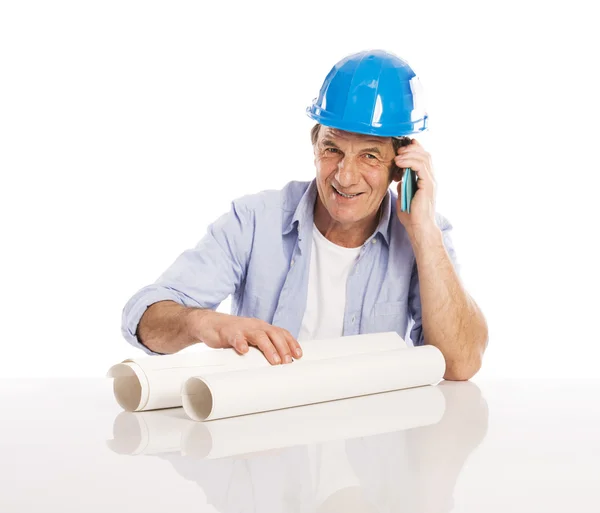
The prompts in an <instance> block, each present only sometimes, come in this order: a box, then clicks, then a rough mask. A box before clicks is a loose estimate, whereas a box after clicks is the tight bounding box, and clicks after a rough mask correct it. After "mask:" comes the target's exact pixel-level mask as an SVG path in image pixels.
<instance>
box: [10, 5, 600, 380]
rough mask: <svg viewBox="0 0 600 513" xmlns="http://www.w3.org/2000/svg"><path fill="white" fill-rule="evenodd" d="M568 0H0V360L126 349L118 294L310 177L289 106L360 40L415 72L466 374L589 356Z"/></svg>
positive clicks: (592, 156) (583, 21) (300, 126)
mask: <svg viewBox="0 0 600 513" xmlns="http://www.w3.org/2000/svg"><path fill="white" fill-rule="evenodd" d="M586 4H590V5H591V4H592V3H591V2H583V1H582V2H577V1H571V2H567V3H565V2H531V1H530V2H527V1H523V0H521V1H518V2H514V3H513V2H507V1H502V2H495V3H490V2H464V1H453V2H427V1H418V2H417V1H411V2H401V1H397V0H396V1H393V2H375V1H369V2H352V1H344V2H326V1H319V2H306V1H305V2H302V3H295V4H290V3H287V2H277V3H276V2H272V3H269V2H264V1H254V2H151V1H136V2H133V1H123V0H119V1H108V0H105V1H102V2H100V1H97V2H91V1H76V2H75V1H74V2H58V1H55V2H27V1H13V2H3V3H2V4H0V5H1V6H0V171H1V176H2V180H1V187H0V194H1V204H0V209H1V210H0V215H1V223H2V224H1V226H2V230H1V239H0V240H1V243H2V249H1V252H0V258H1V270H2V285H1V291H2V294H1V301H2V304H1V310H0V316H1V329H2V331H1V336H2V356H1V357H0V376H3V377H14V376H24V377H25V376H101V375H104V373H105V372H106V370H107V368H108V367H109V366H110V365H112V364H113V363H115V362H117V361H120V360H122V359H124V358H126V357H130V356H141V355H143V353H141V352H140V351H138V350H135V349H133V348H132V347H130V346H129V345H128V344H127V343H126V342H125V341H124V340H123V339H122V338H121V335H120V316H121V309H122V307H123V305H124V304H125V302H126V301H127V299H128V298H129V297H130V296H131V295H132V294H133V293H134V292H135V291H137V290H138V289H139V288H141V287H142V286H144V285H146V284H149V283H151V282H153V281H154V280H155V279H156V278H157V277H158V276H159V275H160V274H161V273H162V271H163V270H164V269H165V268H166V267H167V266H168V265H170V264H171V263H172V261H173V260H174V259H175V258H176V257H177V255H178V254H179V253H180V252H181V251H183V250H184V249H186V248H188V247H191V246H193V245H195V243H196V242H197V241H198V240H199V239H200V238H201V237H202V236H203V235H204V233H205V229H206V226H207V225H208V224H209V223H210V222H211V221H213V220H214V219H215V218H216V217H217V216H218V215H220V214H222V213H223V212H225V211H227V210H228V208H229V203H230V201H231V200H232V199H233V198H236V197H239V196H242V195H245V194H249V193H253V192H257V191H260V190H263V189H267V188H280V187H282V186H283V185H284V184H285V183H286V182H288V181H290V180H310V179H311V178H312V177H313V175H314V167H313V163H312V153H311V146H310V139H309V131H310V128H311V127H312V125H313V123H312V121H311V120H310V119H309V118H308V117H307V116H306V115H305V107H306V106H307V105H308V104H309V103H310V101H311V100H312V99H313V98H314V97H315V96H316V95H317V94H318V91H319V88H320V86H321V83H322V81H323V79H324V78H325V75H326V74H327V72H328V71H329V69H330V68H331V66H332V65H333V64H334V63H335V62H337V61H338V60H340V59H341V58H343V57H344V56H346V55H347V54H350V53H354V52H357V51H360V50H363V49H368V48H383V49H387V50H389V51H392V52H394V53H396V54H398V55H399V56H400V57H402V58H404V59H405V60H407V61H408V63H409V64H410V65H411V66H412V67H413V69H414V70H415V71H416V73H417V74H418V75H419V77H420V79H421V82H422V84H423V86H424V88H425V90H426V93H427V99H428V112H429V115H430V120H431V124H430V126H431V132H430V133H429V134H427V135H425V136H423V137H422V138H421V142H422V143H423V144H424V145H425V146H426V149H427V150H428V151H429V152H430V153H431V154H432V156H433V160H434V164H435V171H436V176H437V179H438V211H440V212H441V213H442V214H443V215H445V216H446V217H447V218H448V219H449V220H450V221H451V222H452V224H453V225H454V242H455V245H456V249H457V252H458V256H459V260H460V263H461V268H462V278H463V282H464V284H465V287H466V288H467V290H468V292H469V293H471V295H472V296H473V297H474V298H475V300H476V301H477V302H478V304H479V305H480V306H481V308H482V309H483V311H484V313H485V315H486V317H487V320H488V323H489V328H490V344H489V348H488V352H487V353H486V356H485V361H484V367H483V369H482V370H481V371H480V373H479V375H478V376H479V377H521V376H529V377H556V376H561V377H569V378H570V377H584V376H592V375H595V370H596V367H597V360H598V357H600V350H599V349H598V347H599V345H600V335H599V333H598V329H597V324H598V323H597V318H598V312H597V310H598V306H599V303H600V302H599V301H598V299H597V297H598V296H597V290H598V286H599V277H598V262H599V261H600V255H599V252H598V249H597V247H598V244H597V240H596V239H597V232H598V220H599V217H600V216H599V214H598V209H597V196H598V186H599V185H600V181H599V179H598V172H599V171H600V170H599V166H598V152H597V148H598V136H599V135H600V134H599V130H598V119H599V115H600V108H599V101H598V91H599V90H600V87H599V86H600V83H599V80H598V65H597V51H598V50H597V49H598V48H600V41H599V40H598V36H597V34H598V30H597V26H596V22H595V20H597V18H595V17H594V16H593V15H592V12H591V11H590V10H589V9H591V7H589V8H588V7H585V5H586ZM227 308H228V304H223V305H222V307H221V310H222V311H227Z"/></svg>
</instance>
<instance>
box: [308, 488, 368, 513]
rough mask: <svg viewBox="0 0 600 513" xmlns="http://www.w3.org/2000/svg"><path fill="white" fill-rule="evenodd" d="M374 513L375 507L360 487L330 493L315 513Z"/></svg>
mask: <svg viewBox="0 0 600 513" xmlns="http://www.w3.org/2000/svg"><path fill="white" fill-rule="evenodd" d="M340 511H343V512H344V513H374V512H376V511H378V509H377V508H376V507H375V505H374V504H373V503H372V502H370V501H369V500H368V499H367V497H366V496H365V493H364V490H363V489H362V487H360V486H349V487H347V488H342V489H340V490H337V491H336V492H334V493H332V494H331V495H330V496H329V497H327V499H326V500H325V501H324V502H323V503H322V504H321V505H320V506H319V509H318V510H317V513H338V512H340Z"/></svg>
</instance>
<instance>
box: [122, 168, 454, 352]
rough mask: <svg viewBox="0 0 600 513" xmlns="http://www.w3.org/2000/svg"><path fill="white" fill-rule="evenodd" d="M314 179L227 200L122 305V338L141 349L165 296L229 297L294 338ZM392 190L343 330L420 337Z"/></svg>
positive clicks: (444, 223) (355, 276) (360, 261)
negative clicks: (152, 312)
mask: <svg viewBox="0 0 600 513" xmlns="http://www.w3.org/2000/svg"><path fill="white" fill-rule="evenodd" d="M316 198H317V187H316V181H315V180H313V181H312V182H290V183H288V184H287V185H286V186H285V187H284V188H283V189H282V190H269V191H263V192H260V193H258V194H253V195H249V196H244V197H242V198H239V199H237V200H235V201H233V202H232V205H231V210H230V211H229V212H228V213H227V214H224V215H222V216H221V217H219V218H218V219H217V220H216V221H215V222H213V223H212V224H211V225H210V226H209V227H208V230H207V233H206V235H205V236H204V237H203V238H202V239H201V240H200V242H198V244H197V245H196V247H195V248H193V249H189V250H187V251H184V252H183V253H182V254H181V255H180V256H179V257H178V258H177V259H176V260H175V262H174V263H173V264H172V265H171V266H170V267H169V268H168V269H167V270H166V271H165V272H164V274H162V276H160V278H158V280H157V281H156V282H155V283H154V284H153V285H150V286H147V287H144V288H143V289H141V290H140V291H138V292H137V293H136V294H135V295H134V296H133V297H132V298H131V299H130V300H129V301H128V302H127V304H126V305H125V308H124V309H123V318H122V326H121V330H122V333H123V335H124V337H125V339H126V340H127V341H128V342H130V343H131V344H132V345H134V346H135V347H138V348H140V349H142V350H144V351H145V352H146V353H148V354H157V353H154V352H153V351H151V350H150V349H148V348H147V347H145V346H144V345H143V344H141V343H140V342H139V340H138V339H137V336H136V331H137V326H138V323H139V321H140V318H141V317H142V315H143V313H144V311H145V310H146V308H148V306H150V305H151V304H153V303H156V302H158V301H164V300H171V301H175V302H177V303H179V304H181V305H184V306H188V307H196V308H209V309H212V310H215V309H216V308H217V307H218V306H219V304H220V303H221V302H222V301H223V300H224V299H226V298H227V297H228V296H230V295H232V302H231V313H232V314H233V315H239V316H243V317H255V318H258V319H262V320H264V321H266V322H268V323H270V324H273V325H275V326H279V327H281V328H285V329H287V330H288V331H289V332H290V333H291V334H292V335H293V336H294V337H295V338H297V337H298V333H299V332H300V326H301V323H302V318H303V316H304V310H305V306H306V297H307V288H308V274H309V269H310V253H311V249H312V229H313V223H314V220H313V213H314V205H315V201H316ZM396 198H397V196H396V194H395V193H394V192H393V191H391V190H389V189H388V191H387V193H386V196H385V197H384V199H383V202H382V209H383V210H382V215H381V218H380V222H379V225H378V226H377V229H376V230H375V232H373V234H372V235H371V236H370V237H369V238H368V239H367V240H366V242H365V243H364V244H363V246H362V248H361V251H360V254H359V256H358V258H357V259H356V263H355V264H354V267H353V268H352V270H351V272H350V276H349V277H348V281H347V285H346V289H347V292H346V309H345V312H344V330H343V334H344V336H347V335H358V334H360V333H380V332H387V331H395V332H397V333H398V334H399V335H400V336H401V337H403V338H404V339H405V340H406V341H407V342H408V343H409V344H410V343H411V342H412V344H413V345H423V344H424V343H426V341H425V340H424V338H423V326H422V322H421V299H420V294H419V276H418V273H417V266H416V262H415V255H414V253H413V250H412V246H411V243H410V240H409V238H408V235H407V233H406V230H405V229H404V227H403V226H402V223H400V221H399V219H398V217H397V215H396ZM435 220H436V224H437V225H438V227H439V228H440V230H441V231H442V235H443V241H444V245H445V247H446V250H447V252H448V254H449V256H450V259H451V261H452V263H453V265H454V267H455V269H456V271H457V272H459V268H458V264H457V260H456V255H455V252H454V247H453V245H452V240H451V238H450V231H451V229H452V225H451V224H450V223H449V222H448V220H447V219H445V218H444V217H443V216H441V215H440V214H436V219H435Z"/></svg>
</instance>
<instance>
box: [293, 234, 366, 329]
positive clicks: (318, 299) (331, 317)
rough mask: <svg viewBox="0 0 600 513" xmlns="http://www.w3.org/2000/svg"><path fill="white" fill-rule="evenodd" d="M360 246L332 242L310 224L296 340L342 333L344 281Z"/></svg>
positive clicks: (344, 299)
mask: <svg viewBox="0 0 600 513" xmlns="http://www.w3.org/2000/svg"><path fill="white" fill-rule="evenodd" d="M360 250H361V247H360V246H359V247H358V248H344V247H342V246H338V245H337V244H334V243H333V242H331V241H330V240H328V239H326V238H325V236H324V235H323V234H322V233H321V232H320V231H319V230H318V228H317V227H316V226H315V225H313V236H312V250H311V255H310V270H309V273H308V294H307V297H306V310H305V311H304V317H303V318H302V325H301V327H300V334H299V335H298V341H302V340H322V339H327V338H338V337H341V336H342V335H343V333H344V311H345V309H346V282H347V281H348V275H349V274H350V271H351V270H352V267H353V265H354V262H355V261H356V258H357V257H358V255H359V253H360Z"/></svg>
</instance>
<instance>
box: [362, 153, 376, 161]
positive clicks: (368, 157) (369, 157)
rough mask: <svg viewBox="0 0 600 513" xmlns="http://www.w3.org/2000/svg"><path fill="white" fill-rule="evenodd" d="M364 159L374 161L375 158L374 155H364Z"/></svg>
mask: <svg viewBox="0 0 600 513" xmlns="http://www.w3.org/2000/svg"><path fill="white" fill-rule="evenodd" d="M365 157H367V160H374V159H375V160H376V159H377V157H376V156H375V155H373V154H372V153H365Z"/></svg>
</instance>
